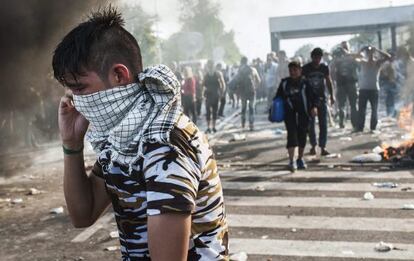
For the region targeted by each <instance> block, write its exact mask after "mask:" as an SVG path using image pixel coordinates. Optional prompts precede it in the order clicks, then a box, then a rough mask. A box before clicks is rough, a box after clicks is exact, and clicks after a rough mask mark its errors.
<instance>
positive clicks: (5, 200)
mask: <svg viewBox="0 0 414 261" xmlns="http://www.w3.org/2000/svg"><path fill="white" fill-rule="evenodd" d="M2 202H11V198H0V203H2Z"/></svg>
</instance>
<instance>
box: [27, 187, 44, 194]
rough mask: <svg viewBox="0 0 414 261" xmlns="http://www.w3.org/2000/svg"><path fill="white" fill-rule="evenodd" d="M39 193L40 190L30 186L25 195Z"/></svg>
mask: <svg viewBox="0 0 414 261" xmlns="http://www.w3.org/2000/svg"><path fill="white" fill-rule="evenodd" d="M41 193H42V191H40V190H38V189H36V188H31V189H29V192H27V195H39V194H41Z"/></svg>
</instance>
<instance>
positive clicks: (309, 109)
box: [276, 61, 318, 172]
mask: <svg viewBox="0 0 414 261" xmlns="http://www.w3.org/2000/svg"><path fill="white" fill-rule="evenodd" d="M288 67H289V75H290V76H289V77H287V78H284V79H283V80H282V81H281V83H280V85H279V88H278V90H277V93H276V97H281V98H282V99H283V101H284V108H285V120H284V121H285V125H286V130H287V145H286V148H287V150H288V154H289V165H288V168H289V170H290V171H291V172H294V171H296V169H306V168H307V165H306V163H305V160H304V159H303V153H304V151H305V145H306V137H307V133H308V128H309V120H310V116H312V117H314V116H315V115H317V112H318V111H317V107H318V106H317V105H318V99H317V97H315V95H314V94H313V92H312V88H311V87H310V85H309V84H308V82H307V80H306V79H305V78H303V77H302V68H301V65H300V63H299V62H296V61H294V62H290V63H289V65H288ZM296 147H299V149H298V158H297V160H296V161H295V160H294V157H295V148H296Z"/></svg>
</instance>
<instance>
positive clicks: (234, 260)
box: [230, 252, 247, 261]
mask: <svg viewBox="0 0 414 261" xmlns="http://www.w3.org/2000/svg"><path fill="white" fill-rule="evenodd" d="M230 260H231V261H246V260H247V254H246V252H239V253H235V254H233V255H231V256H230Z"/></svg>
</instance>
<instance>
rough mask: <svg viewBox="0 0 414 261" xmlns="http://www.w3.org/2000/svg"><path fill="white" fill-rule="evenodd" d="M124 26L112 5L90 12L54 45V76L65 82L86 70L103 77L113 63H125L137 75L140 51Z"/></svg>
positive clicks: (139, 65) (140, 69)
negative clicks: (69, 77) (68, 75)
mask: <svg viewBox="0 0 414 261" xmlns="http://www.w3.org/2000/svg"><path fill="white" fill-rule="evenodd" d="M123 26H124V20H123V19H122V16H121V14H120V13H119V12H118V11H117V10H116V9H115V8H113V7H112V6H108V7H106V8H103V9H101V10H98V11H97V12H93V13H92V14H91V15H90V16H89V19H88V20H87V21H86V22H83V23H81V24H79V25H78V26H77V27H75V28H74V29H72V31H70V32H69V33H68V34H67V35H66V36H65V37H64V38H63V39H62V41H61V42H60V43H59V44H58V46H57V47H56V50H55V52H54V55H53V60H52V66H53V71H54V76H55V78H56V79H57V80H58V81H59V82H60V83H62V84H63V85H65V84H66V80H65V75H67V74H70V75H71V76H72V77H73V78H74V79H75V80H76V79H77V76H78V75H82V74H83V73H84V72H85V70H86V71H95V72H96V73H97V74H98V75H99V76H100V77H101V78H102V79H104V80H106V79H107V74H108V71H109V69H110V68H111V66H112V65H113V64H115V63H122V64H124V65H125V66H127V67H128V69H129V70H130V71H131V72H132V74H133V76H134V77H136V76H137V75H138V73H139V72H141V71H142V57H141V50H140V48H139V45H138V42H137V40H136V39H135V38H134V36H132V34H131V33H129V32H128V31H127V30H125V28H124V27H123Z"/></svg>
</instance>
